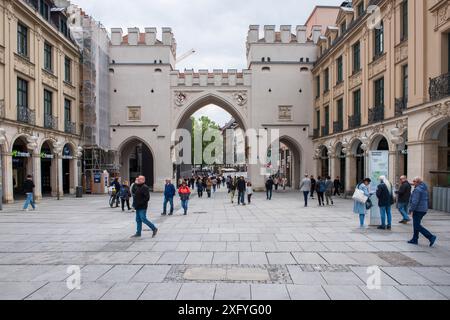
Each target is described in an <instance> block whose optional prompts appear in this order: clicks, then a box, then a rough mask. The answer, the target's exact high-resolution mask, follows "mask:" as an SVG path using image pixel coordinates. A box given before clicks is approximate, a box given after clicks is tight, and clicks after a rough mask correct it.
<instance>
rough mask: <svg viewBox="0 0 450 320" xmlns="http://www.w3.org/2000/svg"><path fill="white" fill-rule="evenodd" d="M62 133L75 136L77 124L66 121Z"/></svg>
mask: <svg viewBox="0 0 450 320" xmlns="http://www.w3.org/2000/svg"><path fill="white" fill-rule="evenodd" d="M64 131H65V132H66V133H70V134H77V124H76V123H75V122H70V121H66V122H65V123H64Z"/></svg>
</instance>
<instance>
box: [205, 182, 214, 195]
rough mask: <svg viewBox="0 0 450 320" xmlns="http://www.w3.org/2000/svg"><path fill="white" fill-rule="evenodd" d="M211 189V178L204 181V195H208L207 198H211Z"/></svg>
mask: <svg viewBox="0 0 450 320" xmlns="http://www.w3.org/2000/svg"><path fill="white" fill-rule="evenodd" d="M212 188H213V182H212V180H211V178H208V180H207V181H206V193H207V194H208V198H211V190H212Z"/></svg>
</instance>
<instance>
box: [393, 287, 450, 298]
mask: <svg viewBox="0 0 450 320" xmlns="http://www.w3.org/2000/svg"><path fill="white" fill-rule="evenodd" d="M396 288H397V289H398V290H400V291H401V292H402V293H403V294H404V295H406V296H407V297H408V298H409V299H411V300H447V298H446V297H445V296H444V295H442V294H441V293H439V292H438V291H436V290H434V289H433V288H432V287H429V286H397V287H396Z"/></svg>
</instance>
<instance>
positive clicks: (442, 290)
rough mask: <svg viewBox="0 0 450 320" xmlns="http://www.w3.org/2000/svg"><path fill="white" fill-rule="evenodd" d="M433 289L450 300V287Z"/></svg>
mask: <svg viewBox="0 0 450 320" xmlns="http://www.w3.org/2000/svg"><path fill="white" fill-rule="evenodd" d="M432 288H433V289H434V290H436V291H437V292H439V293H440V294H442V295H444V296H446V297H447V299H450V286H433V287H432Z"/></svg>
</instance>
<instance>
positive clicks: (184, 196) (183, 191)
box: [178, 186, 191, 201]
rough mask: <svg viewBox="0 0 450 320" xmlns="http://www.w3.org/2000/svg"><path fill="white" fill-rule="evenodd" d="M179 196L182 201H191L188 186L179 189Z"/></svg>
mask: <svg viewBox="0 0 450 320" xmlns="http://www.w3.org/2000/svg"><path fill="white" fill-rule="evenodd" d="M178 195H179V196H180V199H181V200H182V201H186V200H189V196H190V195H191V189H189V187H188V186H186V187H183V186H181V187H180V188H179V189H178Z"/></svg>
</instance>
